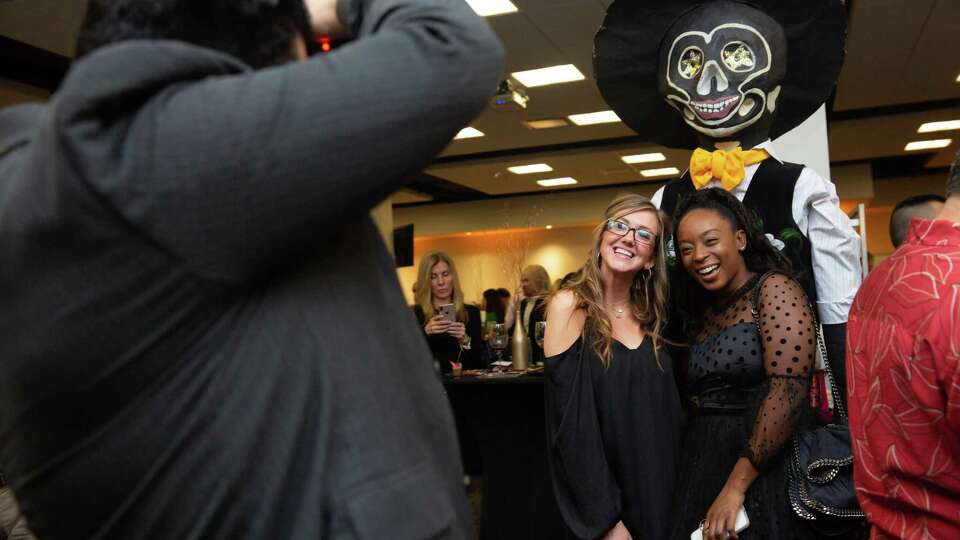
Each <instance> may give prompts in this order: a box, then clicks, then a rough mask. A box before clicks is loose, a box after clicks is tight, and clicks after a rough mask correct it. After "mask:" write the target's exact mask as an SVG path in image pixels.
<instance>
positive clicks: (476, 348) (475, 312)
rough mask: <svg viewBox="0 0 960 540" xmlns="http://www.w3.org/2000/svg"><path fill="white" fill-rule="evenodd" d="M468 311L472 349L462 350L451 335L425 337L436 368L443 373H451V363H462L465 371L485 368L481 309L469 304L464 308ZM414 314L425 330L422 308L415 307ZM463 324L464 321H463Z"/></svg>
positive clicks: (467, 329) (468, 331) (466, 324)
mask: <svg viewBox="0 0 960 540" xmlns="http://www.w3.org/2000/svg"><path fill="white" fill-rule="evenodd" d="M463 307H464V308H466V310H467V320H466V322H465V323H464V324H465V326H466V331H467V335H468V336H470V349H463V350H461V349H460V343H459V342H458V341H457V338H455V337H453V336H451V335H450V334H433V335H430V334H427V333H426V331H424V333H423V335H424V337H426V339H427V345H429V346H430V352H431V353H433V359H434V361H435V363H436V365H435V366H434V367H436V368H438V369H439V370H440V372H441V373H450V371H451V370H452V366H451V365H450V362H456V361H458V360H459V361H460V363H461V364H463V369H482V368H484V367H485V366H484V365H482V364H483V362H481V354H480V353H481V351H482V350H483V335H482V334H481V331H480V325H481V321H480V308H478V307H476V306H471V305H469V304H467V305H465V306H463ZM413 314H414V315H415V316H416V317H417V323H419V324H420V329H421V330H423V327H424V325H425V324H427V321H426V318H425V317H424V315H423V310H422V309H421V308H420V306H413ZM461 322H463V321H461Z"/></svg>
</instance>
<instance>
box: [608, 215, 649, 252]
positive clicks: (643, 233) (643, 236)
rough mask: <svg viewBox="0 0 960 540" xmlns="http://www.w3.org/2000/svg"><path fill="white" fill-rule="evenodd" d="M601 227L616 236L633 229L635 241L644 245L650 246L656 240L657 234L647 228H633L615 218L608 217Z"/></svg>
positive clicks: (623, 234)
mask: <svg viewBox="0 0 960 540" xmlns="http://www.w3.org/2000/svg"><path fill="white" fill-rule="evenodd" d="M603 228H604V230H607V231H610V232H612V233H613V234H615V235H617V236H626V235H627V233H628V232H630V231H633V237H634V238H636V240H637V243H638V244H643V245H645V246H652V245H653V244H654V242H656V241H657V235H655V234H653V233H652V232H650V231H648V230H647V229H641V228H639V227H638V228H633V227H630V226H629V225H627V224H626V223H624V222H622V221H617V220H615V219H608V220H607V222H606V223H605V224H604V225H603Z"/></svg>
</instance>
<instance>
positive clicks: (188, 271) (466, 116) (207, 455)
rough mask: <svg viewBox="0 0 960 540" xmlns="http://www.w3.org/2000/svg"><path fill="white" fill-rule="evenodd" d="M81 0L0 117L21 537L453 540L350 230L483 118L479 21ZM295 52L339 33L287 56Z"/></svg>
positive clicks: (437, 3) (1, 380)
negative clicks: (67, 60) (67, 39)
mask: <svg viewBox="0 0 960 540" xmlns="http://www.w3.org/2000/svg"><path fill="white" fill-rule="evenodd" d="M85 4H87V6H86V7H87V10H86V16H85V19H84V21H83V23H82V27H81V29H80V33H79V38H78V45H77V48H76V52H77V54H76V58H75V59H74V61H73V63H72V65H71V67H70V71H69V72H68V73H67V75H66V78H65V79H64V80H63V82H62V84H61V85H60V87H59V89H58V90H57V91H56V93H54V94H53V95H52V96H51V97H50V99H49V101H48V102H47V103H44V104H22V105H14V106H12V107H7V108H4V109H2V110H0V298H2V299H3V301H2V302H0V336H3V339H2V340H0V471H3V474H4V475H5V477H6V479H7V481H8V482H9V484H10V486H11V488H12V490H13V492H14V493H15V494H16V496H17V500H18V501H19V502H20V507H21V510H22V511H23V512H24V514H25V515H26V518H27V522H28V523H29V525H30V528H31V529H32V530H33V532H34V533H35V534H36V535H37V537H38V538H42V539H43V540H76V539H81V538H84V539H85V538H97V539H99V540H131V539H147V538H150V539H160V538H162V539H167V538H169V539H180V538H195V539H196V538H205V539H214V538H218V539H225V538H229V539H231V540H254V539H256V540H259V539H264V538H276V539H283V540H312V539H317V538H328V539H338V540H341V539H356V538H470V537H471V536H472V529H473V527H472V519H471V517H470V510H469V506H468V505H467V501H466V498H465V497H464V492H463V470H462V465H461V462H460V456H459V452H458V446H457V440H456V428H455V425H454V422H453V415H452V414H451V411H450V406H449V402H448V400H447V398H446V396H445V395H444V392H443V387H442V385H440V384H439V382H438V380H437V377H436V374H435V372H434V371H433V369H431V366H430V363H429V362H428V361H426V360H425V358H427V357H428V355H429V354H430V353H429V350H428V349H427V347H426V344H425V343H424V340H423V337H422V335H421V333H420V330H419V329H418V328H417V326H416V325H415V324H414V321H413V317H411V316H410V310H409V307H407V306H406V303H405V302H404V297H403V294H402V292H401V290H400V287H399V284H398V282H397V274H396V269H395V264H394V258H393V257H391V256H390V254H388V253H387V251H386V250H385V248H384V242H383V238H382V237H381V235H380V233H379V231H378V230H377V228H376V226H375V225H374V223H373V221H372V220H371V218H370V215H369V211H370V210H371V209H372V208H373V207H374V206H375V205H376V204H378V203H380V202H381V201H383V200H384V198H386V197H388V196H389V195H390V194H391V193H393V192H394V191H396V190H397V189H400V188H402V187H403V186H404V185H406V183H407V182H408V181H409V179H410V178H411V176H413V175H414V173H415V172H416V171H419V170H421V169H422V168H423V167H425V166H426V165H428V164H429V163H430V162H431V161H432V160H433V159H434V157H435V156H436V155H437V154H438V153H439V152H440V151H441V150H442V149H443V148H444V147H445V146H447V145H448V144H449V143H450V141H451V139H452V138H453V136H454V135H455V134H456V133H457V131H458V130H460V129H461V128H462V127H463V126H464V125H466V124H467V123H468V122H469V121H470V120H471V119H472V118H473V117H474V116H475V115H477V114H478V113H480V111H482V110H483V109H484V108H485V107H486V106H487V105H488V104H489V100H490V97H491V95H492V93H493V89H494V88H496V83H497V81H498V80H500V76H501V73H502V56H503V49H502V47H501V46H500V44H499V42H498V40H497V38H496V35H495V34H494V33H493V31H492V30H491V29H490V26H489V24H488V23H487V22H486V21H484V20H483V19H481V18H480V17H478V16H477V15H476V13H474V12H473V10H472V9H470V7H469V6H468V5H467V4H465V3H464V2H460V1H450V0H229V1H228V0H218V1H210V2H207V1H187V0H150V1H146V0H90V1H89V2H85ZM51 25H52V26H51V28H54V27H56V22H55V21H51ZM36 30H38V31H40V29H36ZM314 35H317V36H331V37H333V38H335V39H340V40H346V39H352V41H351V42H350V43H349V45H347V46H344V47H336V48H334V49H333V50H331V51H330V52H328V53H325V54H317V55H315V56H312V57H309V58H308V57H307V55H308V47H310V46H311V44H314V45H315V41H314V39H313V36H314ZM401 128H402V130H403V135H402V136H400V137H398V136H397V133H398V129H401ZM425 508H426V509H429V510H424V509H425Z"/></svg>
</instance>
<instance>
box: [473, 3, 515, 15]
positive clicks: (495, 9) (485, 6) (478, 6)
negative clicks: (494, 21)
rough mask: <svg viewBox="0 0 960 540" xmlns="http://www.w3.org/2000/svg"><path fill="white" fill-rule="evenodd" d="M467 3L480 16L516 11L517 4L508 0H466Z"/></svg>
mask: <svg viewBox="0 0 960 540" xmlns="http://www.w3.org/2000/svg"><path fill="white" fill-rule="evenodd" d="M467 4H468V5H469V6H470V7H471V8H473V11H474V12H476V14H477V15H479V16H481V17H492V16H494V15H503V14H504V13H514V12H516V11H517V6H515V5H513V2H511V1H510V0H467Z"/></svg>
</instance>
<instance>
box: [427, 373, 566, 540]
mask: <svg viewBox="0 0 960 540" xmlns="http://www.w3.org/2000/svg"><path fill="white" fill-rule="evenodd" d="M444 386H445V387H446V389H447V395H448V396H449V398H450V404H451V406H452V407H453V413H454V417H455V419H456V423H457V432H458V434H459V437H460V449H461V450H460V451H461V455H462V457H463V462H464V470H465V471H466V472H467V474H482V475H483V508H482V511H481V512H482V514H481V522H480V538H481V539H482V540H509V539H513V538H516V539H518V540H519V539H523V540H529V539H543V540H556V539H559V538H564V536H565V527H564V525H563V520H562V518H561V517H560V512H559V510H558V509H557V503H556V500H555V499H554V496H553V489H552V487H551V484H550V471H549V468H548V464H547V444H546V431H545V423H544V422H545V417H544V407H543V376H542V375H524V376H521V377H513V378H493V379H489V378H476V377H461V378H445V379H444Z"/></svg>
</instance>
